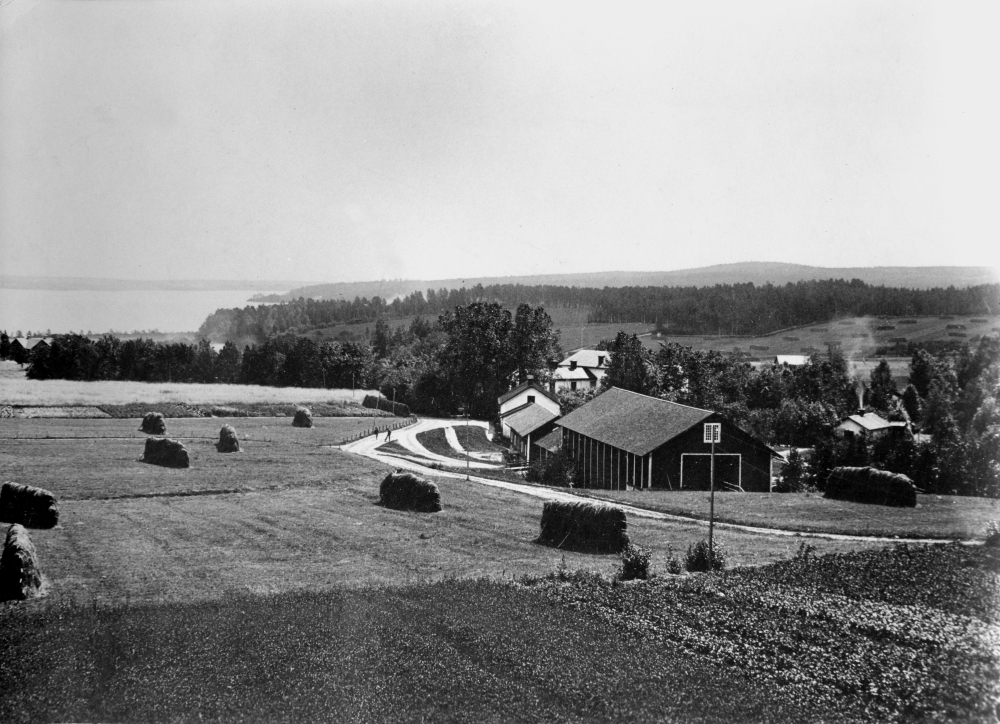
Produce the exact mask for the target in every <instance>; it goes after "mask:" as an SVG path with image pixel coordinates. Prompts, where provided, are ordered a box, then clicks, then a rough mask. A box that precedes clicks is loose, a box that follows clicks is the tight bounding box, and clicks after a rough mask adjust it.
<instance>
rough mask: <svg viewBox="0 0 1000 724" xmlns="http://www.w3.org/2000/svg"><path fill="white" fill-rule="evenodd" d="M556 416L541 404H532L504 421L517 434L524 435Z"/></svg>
mask: <svg viewBox="0 0 1000 724" xmlns="http://www.w3.org/2000/svg"><path fill="white" fill-rule="evenodd" d="M557 417H559V415H557V414H555V413H554V412H552V411H550V410H546V409H545V408H544V407H542V406H541V405H536V404H532V405H529V406H528V407H525V408H524V409H523V410H519V411H518V412H516V413H514V414H513V415H511V416H510V417H508V418H507V419H505V420H504V423H505V424H506V425H508V426H510V429H511V430H513V431H514V432H516V433H517V434H518V435H520V436H521V437H525V436H527V435H530V434H531V433H533V432H534V431H535V430H537V429H538V428H540V427H542V426H543V425H545V424H546V423H549V422H552V421H553V420H555V419H556V418H557Z"/></svg>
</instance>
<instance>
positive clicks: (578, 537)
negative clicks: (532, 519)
mask: <svg viewBox="0 0 1000 724" xmlns="http://www.w3.org/2000/svg"><path fill="white" fill-rule="evenodd" d="M537 542H538V543H542V544H544V545H549V546H555V547H556V548H567V549H571V550H578V551H590V552H594V553H621V552H622V551H623V550H625V547H626V546H627V545H628V544H629V537H628V521H627V519H626V518H625V511H624V510H622V509H621V508H616V507H615V506H612V505H600V504H596V503H585V502H563V501H555V500H550V501H548V502H546V503H545V505H544V506H543V507H542V531H541V534H540V535H539V536H538V540H537Z"/></svg>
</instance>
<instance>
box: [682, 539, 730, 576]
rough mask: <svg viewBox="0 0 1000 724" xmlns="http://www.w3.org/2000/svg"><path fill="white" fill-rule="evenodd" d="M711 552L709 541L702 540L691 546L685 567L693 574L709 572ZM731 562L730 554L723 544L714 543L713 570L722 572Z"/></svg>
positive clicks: (719, 542) (685, 559)
mask: <svg viewBox="0 0 1000 724" xmlns="http://www.w3.org/2000/svg"><path fill="white" fill-rule="evenodd" d="M708 554H709V550H708V540H707V539H702V540H700V541H698V542H697V543H695V544H694V545H689V546H688V550H687V555H686V556H684V567H685V568H687V569H688V570H689V571H690V572H691V573H701V572H704V571H708V570H709V555H708ZM728 560H729V553H728V552H727V551H726V549H725V547H724V546H723V545H722V542H721V541H719V540H717V539H716V540H714V541H713V542H712V555H711V569H712V570H715V571H722V570H725V568H726V563H727V561H728Z"/></svg>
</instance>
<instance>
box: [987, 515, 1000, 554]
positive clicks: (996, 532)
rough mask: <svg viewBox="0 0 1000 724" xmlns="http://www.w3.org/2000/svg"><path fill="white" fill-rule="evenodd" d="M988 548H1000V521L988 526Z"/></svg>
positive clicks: (994, 521)
mask: <svg viewBox="0 0 1000 724" xmlns="http://www.w3.org/2000/svg"><path fill="white" fill-rule="evenodd" d="M985 545H986V547H987V548H1000V521H996V520H993V521H990V524H989V525H987V526H986V544H985Z"/></svg>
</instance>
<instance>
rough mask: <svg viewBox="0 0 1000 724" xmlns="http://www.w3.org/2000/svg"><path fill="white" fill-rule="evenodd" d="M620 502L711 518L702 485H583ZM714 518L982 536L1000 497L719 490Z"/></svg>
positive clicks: (834, 529) (801, 527)
mask: <svg viewBox="0 0 1000 724" xmlns="http://www.w3.org/2000/svg"><path fill="white" fill-rule="evenodd" d="M577 492H579V493H581V494H583V495H587V496H591V497H595V498H599V499H601V500H607V501H609V502H615V503H626V504H628V505H635V506H638V507H640V508H648V509H650V510H657V511H660V512H661V513H672V514H674V515H683V516H689V517H693V518H700V519H703V520H708V510H709V493H708V492H706V491H703V490H699V491H695V490H641V491H636V490H594V489H588V490H580V491H577ZM715 519H716V520H717V521H720V522H725V523H738V524H741V525H749V526H754V527H761V528H783V529H786V530H794V531H802V532H812V533H837V534H846V535H860V536H878V537H890V538H891V537H893V536H895V537H899V538H944V539H961V540H967V539H978V540H981V539H982V538H983V536H984V535H985V531H986V526H987V525H989V523H990V521H993V520H1000V500H997V499H994V498H971V497H966V496H959V495H918V496H917V507H916V508H889V507H886V506H882V505H869V504H866V503H854V502H851V501H847V500H831V499H829V498H824V497H823V495H822V494H821V493H733V492H728V491H725V492H719V491H716V493H715Z"/></svg>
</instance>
